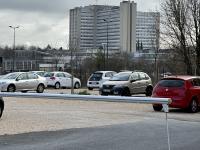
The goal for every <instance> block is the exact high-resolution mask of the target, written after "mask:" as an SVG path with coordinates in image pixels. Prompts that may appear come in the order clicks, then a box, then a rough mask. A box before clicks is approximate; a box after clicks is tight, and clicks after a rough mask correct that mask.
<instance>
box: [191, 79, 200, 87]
mask: <svg viewBox="0 0 200 150" xmlns="http://www.w3.org/2000/svg"><path fill="white" fill-rule="evenodd" d="M191 83H192V85H193V86H200V79H193V80H192V82H191Z"/></svg>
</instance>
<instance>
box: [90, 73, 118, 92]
mask: <svg viewBox="0 0 200 150" xmlns="http://www.w3.org/2000/svg"><path fill="white" fill-rule="evenodd" d="M115 74H116V72H114V71H96V72H95V73H93V74H92V75H91V76H90V77H89V79H88V81H87V87H88V89H89V90H93V88H100V87H101V85H102V84H103V83H104V82H105V81H108V80H109V79H110V78H111V77H112V76H113V75H115Z"/></svg>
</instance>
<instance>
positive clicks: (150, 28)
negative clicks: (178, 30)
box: [136, 12, 160, 50]
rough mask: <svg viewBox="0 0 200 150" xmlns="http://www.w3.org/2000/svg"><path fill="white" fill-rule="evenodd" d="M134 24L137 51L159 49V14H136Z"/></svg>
mask: <svg viewBox="0 0 200 150" xmlns="http://www.w3.org/2000/svg"><path fill="white" fill-rule="evenodd" d="M136 23H137V24H136V48H137V50H145V49H148V50H155V49H156V48H159V38H160V37H159V36H160V13H159V12H137V21H136Z"/></svg>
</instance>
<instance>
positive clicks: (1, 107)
mask: <svg viewBox="0 0 200 150" xmlns="http://www.w3.org/2000/svg"><path fill="white" fill-rule="evenodd" d="M3 110H4V101H3V99H2V98H1V97H0V118H1V116H2V114H3Z"/></svg>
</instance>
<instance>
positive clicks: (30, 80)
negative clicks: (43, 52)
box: [0, 72, 47, 93]
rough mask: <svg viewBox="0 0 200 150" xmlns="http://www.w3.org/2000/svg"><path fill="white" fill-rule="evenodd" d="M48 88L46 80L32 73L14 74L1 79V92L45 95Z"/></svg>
mask: <svg viewBox="0 0 200 150" xmlns="http://www.w3.org/2000/svg"><path fill="white" fill-rule="evenodd" d="M46 87H47V82H46V79H45V78H44V77H41V76H39V75H37V74H34V73H31V72H13V73H9V74H7V75H5V76H4V77H3V78H1V79H0V90H1V91H2V92H15V91H21V92H27V91H36V92H38V93H43V91H44V89H45V88H46Z"/></svg>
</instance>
